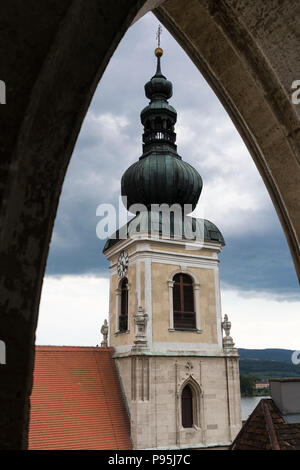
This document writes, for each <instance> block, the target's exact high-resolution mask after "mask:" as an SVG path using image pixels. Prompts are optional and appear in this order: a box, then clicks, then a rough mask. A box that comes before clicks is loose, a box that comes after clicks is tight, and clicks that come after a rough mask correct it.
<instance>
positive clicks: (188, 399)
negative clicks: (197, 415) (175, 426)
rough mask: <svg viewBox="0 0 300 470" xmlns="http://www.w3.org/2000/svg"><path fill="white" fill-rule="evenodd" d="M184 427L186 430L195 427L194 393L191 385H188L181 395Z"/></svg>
mask: <svg viewBox="0 0 300 470" xmlns="http://www.w3.org/2000/svg"><path fill="white" fill-rule="evenodd" d="M181 411H182V426H183V427H184V428H191V427H193V424H194V422H193V392H192V389H191V387H190V386H189V385H186V386H185V387H184V389H183V390H182V394H181Z"/></svg>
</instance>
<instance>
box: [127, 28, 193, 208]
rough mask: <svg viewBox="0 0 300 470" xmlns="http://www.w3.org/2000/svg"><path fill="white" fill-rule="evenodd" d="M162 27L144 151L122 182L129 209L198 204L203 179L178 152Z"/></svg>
mask: <svg viewBox="0 0 300 470" xmlns="http://www.w3.org/2000/svg"><path fill="white" fill-rule="evenodd" d="M160 35H161V27H159V28H158V32H157V41H158V47H157V48H156V49H155V56H156V58H157V69H156V73H155V75H153V77H152V78H151V79H150V80H149V81H148V82H147V83H146V85H145V94H146V97H147V98H148V99H149V100H150V103H149V104H148V106H146V107H145V108H144V109H143V110H142V112H141V122H142V124H143V126H144V133H143V154H142V155H141V157H140V159H139V161H138V162H136V163H134V164H133V165H131V167H129V168H128V170H127V171H126V172H125V173H124V175H123V177H122V181H121V192H122V196H127V208H129V207H130V206H131V205H133V204H137V203H140V204H144V205H145V206H146V207H147V208H150V206H151V204H164V203H166V204H168V205H170V206H171V205H172V204H179V205H181V206H183V205H184V204H190V205H191V206H192V207H193V209H194V208H195V207H196V204H197V202H198V199H199V196H200V193H201V190H202V179H201V176H200V175H199V173H198V172H197V170H195V168H193V167H192V166H191V165H189V164H188V163H186V162H184V161H183V160H182V158H181V157H180V155H178V153H177V146H176V133H175V123H176V121H177V112H176V110H175V109H174V108H173V106H171V105H170V104H169V102H168V99H169V98H171V96H172V94H173V86H172V83H171V82H170V81H169V80H167V78H166V77H165V76H164V75H163V74H162V72H161V64H160V59H161V57H162V55H163V50H162V48H161V47H160Z"/></svg>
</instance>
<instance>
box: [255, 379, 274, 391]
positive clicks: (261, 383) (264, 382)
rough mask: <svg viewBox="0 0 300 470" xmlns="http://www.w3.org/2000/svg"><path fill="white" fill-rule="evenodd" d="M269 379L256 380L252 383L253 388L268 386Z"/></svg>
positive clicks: (260, 388)
mask: <svg viewBox="0 0 300 470" xmlns="http://www.w3.org/2000/svg"><path fill="white" fill-rule="evenodd" d="M269 387H270V385H269V380H268V379H264V380H256V381H255V383H254V389H255V390H263V389H264V388H269Z"/></svg>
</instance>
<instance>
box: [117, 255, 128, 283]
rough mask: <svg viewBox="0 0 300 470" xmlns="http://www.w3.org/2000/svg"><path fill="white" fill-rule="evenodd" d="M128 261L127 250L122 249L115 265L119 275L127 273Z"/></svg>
mask: <svg viewBox="0 0 300 470" xmlns="http://www.w3.org/2000/svg"><path fill="white" fill-rule="evenodd" d="M128 263H129V258H128V253H127V251H122V253H121V254H120V256H119V260H118V266H117V269H118V274H119V277H123V276H125V275H126V274H127V271H128Z"/></svg>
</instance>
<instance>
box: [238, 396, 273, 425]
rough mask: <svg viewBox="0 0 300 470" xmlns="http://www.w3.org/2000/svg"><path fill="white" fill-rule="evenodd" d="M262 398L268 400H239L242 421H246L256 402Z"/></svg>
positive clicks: (256, 398) (244, 398) (257, 398)
mask: <svg viewBox="0 0 300 470" xmlns="http://www.w3.org/2000/svg"><path fill="white" fill-rule="evenodd" d="M262 398H270V397H268V396H267V397H242V398H241V409H242V420H243V421H244V420H246V419H248V417H249V415H251V413H252V411H253V410H254V408H255V407H256V405H257V404H258V402H259V401H260V400H261V399H262Z"/></svg>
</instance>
